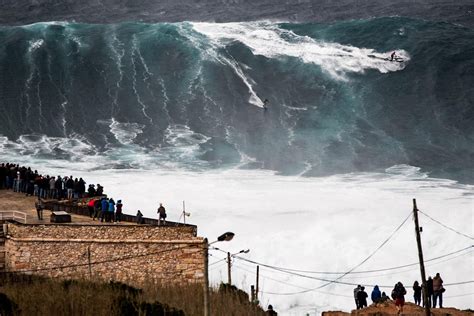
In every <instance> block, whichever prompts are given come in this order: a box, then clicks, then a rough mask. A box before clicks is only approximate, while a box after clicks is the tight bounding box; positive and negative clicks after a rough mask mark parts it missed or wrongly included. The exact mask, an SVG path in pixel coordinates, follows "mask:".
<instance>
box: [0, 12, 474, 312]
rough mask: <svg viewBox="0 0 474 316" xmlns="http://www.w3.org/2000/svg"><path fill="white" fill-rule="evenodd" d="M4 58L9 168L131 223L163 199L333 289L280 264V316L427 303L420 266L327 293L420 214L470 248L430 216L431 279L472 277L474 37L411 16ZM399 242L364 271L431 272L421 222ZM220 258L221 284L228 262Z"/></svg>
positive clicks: (149, 30)
mask: <svg viewBox="0 0 474 316" xmlns="http://www.w3.org/2000/svg"><path fill="white" fill-rule="evenodd" d="M0 44H1V45H0V161H11V162H18V163H21V164H25V165H29V166H32V167H34V168H36V169H38V170H39V171H40V172H46V173H49V174H52V175H56V174H61V175H66V174H67V175H69V174H73V175H74V176H82V177H84V178H85V179H86V181H87V182H89V183H101V184H102V185H104V186H105V190H106V192H107V193H108V194H109V195H110V196H113V197H115V198H116V199H118V198H120V199H122V200H123V201H124V205H125V206H124V210H125V212H126V213H135V211H136V210H137V209H141V210H142V211H143V213H144V214H145V215H146V216H156V211H154V209H156V206H157V204H158V203H159V202H164V203H165V205H166V207H167V209H168V216H169V218H170V220H174V221H177V220H182V218H180V214H181V205H182V201H183V200H186V205H187V208H188V210H189V211H190V212H191V214H192V215H191V218H189V219H188V221H191V222H192V223H193V224H196V225H198V227H199V235H201V236H207V237H209V238H210V239H213V238H214V236H218V235H219V234H220V233H222V232H223V231H228V230H229V231H234V232H235V233H236V238H235V239H234V240H233V241H232V242H231V243H228V244H225V245H219V247H220V248H222V249H224V250H225V251H227V250H229V251H232V252H238V251H240V250H241V249H246V248H250V249H251V251H250V253H249V254H247V255H242V256H245V257H246V258H249V259H252V260H255V261H257V262H261V263H266V264H269V265H274V266H278V267H286V268H293V269H299V270H304V271H308V270H309V271H313V272H314V271H319V272H323V273H319V274H315V273H313V274H311V273H306V272H305V273H300V274H304V275H305V276H301V275H300V276H298V275H294V274H293V275H291V274H288V273H285V272H281V271H279V272H277V271H275V270H271V269H270V268H266V267H263V266H262V267H261V276H262V280H261V291H262V292H261V293H260V294H261V296H260V299H261V302H262V304H263V305H265V304H268V303H271V304H273V305H274V306H275V307H276V309H277V310H278V312H279V314H280V315H307V314H308V315H316V314H319V313H320V312H321V311H324V310H330V309H344V310H350V309H351V308H353V299H352V288H353V286H352V285H350V284H352V283H356V284H357V283H362V284H368V285H373V284H379V285H382V286H386V288H383V289H384V290H385V291H387V292H388V293H389V291H390V287H391V285H392V284H394V283H395V282H397V281H399V280H402V281H403V282H404V283H405V285H406V286H407V288H410V285H411V284H412V282H413V281H414V280H415V279H419V272H418V268H417V266H416V265H415V266H409V267H407V268H405V269H402V270H400V269H396V270H390V271H388V272H384V273H381V272H379V273H375V274H374V273H365V274H362V275H354V274H349V275H347V276H345V277H343V278H341V280H340V281H343V282H347V283H350V284H349V285H347V284H346V285H344V284H335V283H332V284H330V285H328V286H325V287H324V288H321V289H318V290H315V289H316V288H317V287H320V286H321V285H324V284H325V283H326V282H324V281H321V280H317V279H314V277H316V278H319V279H321V278H322V279H326V280H328V279H334V278H336V277H337V276H340V275H341V274H336V275H334V274H328V273H324V272H328V271H329V272H335V271H339V272H340V271H349V270H350V269H352V268H353V267H354V266H355V265H357V264H358V263H360V262H362V261H363V260H364V258H366V257H367V256H368V255H370V254H371V253H372V252H373V251H374V250H375V249H377V247H378V246H379V245H380V244H381V243H382V241H384V240H385V239H386V238H387V237H388V236H390V234H391V233H393V231H394V230H395V228H397V226H398V225H399V224H400V223H401V222H402V221H403V220H404V219H405V218H407V216H409V213H410V210H411V207H412V205H411V202H412V201H411V199H412V198H413V197H416V198H418V201H419V206H420V209H421V210H423V211H424V212H426V214H429V215H431V216H432V217H433V218H435V219H438V220H440V221H441V222H443V223H444V224H446V225H447V226H448V227H450V228H453V229H454V230H456V231H458V232H463V233H464V234H465V235H464V236H463V235H460V234H459V233H455V232H454V231H453V230H449V229H447V228H446V227H442V226H440V225H439V224H437V223H436V222H433V221H430V219H429V218H428V217H422V218H421V219H420V220H421V222H422V225H423V226H424V234H423V236H422V238H423V243H424V250H425V255H426V258H429V259H431V258H437V257H440V258H438V259H436V260H435V261H430V262H429V265H428V274H430V275H432V276H433V275H434V274H435V273H436V272H441V274H442V276H443V278H444V279H445V283H447V284H449V283H460V282H463V281H469V280H470V277H471V276H472V275H473V265H472V249H469V247H470V246H471V247H472V237H469V236H472V234H473V232H472V221H473V218H472V215H473V211H474V203H473V196H474V194H473V192H474V187H473V186H472V183H473V181H474V172H473V170H474V85H473V83H474V30H473V29H472V28H469V27H466V26H462V25H455V24H452V23H447V22H436V21H427V20H421V19H414V18H406V17H379V18H371V19H365V20H348V21H337V22H333V23H315V22H311V23H289V22H275V21H258V22H234V23H208V22H199V23H198V22H179V23H156V24H145V23H131V22H130V23H119V24H81V23H72V22H71V23H66V22H50V23H36V24H31V25H24V26H1V27H0ZM392 52H395V53H396V55H397V56H398V58H396V60H395V61H390V60H389V57H390V54H391V53H392ZM265 99H267V100H268V101H269V102H267V103H265V102H264V101H265ZM264 104H266V106H267V107H268V109H267V110H265V109H264ZM462 183H464V184H462ZM448 213H449V216H446V214H448ZM466 236H467V237H466ZM392 239H393V240H392ZM392 239H391V240H390V242H389V243H387V245H386V246H385V247H383V248H382V249H381V250H380V251H379V252H378V253H376V256H374V258H371V259H370V260H368V261H367V262H365V263H364V265H363V266H361V267H360V268H359V269H358V270H371V269H372V270H373V269H381V268H387V267H396V266H398V265H405V264H408V263H413V262H415V263H416V262H417V260H418V258H417V251H416V247H415V239H414V236H413V223H412V222H410V221H408V222H406V224H404V225H403V226H402V228H401V229H400V231H399V232H397V233H396V234H394V236H393V238H392ZM466 247H467V248H466ZM463 248H464V249H465V251H462V252H459V253H456V254H452V255H448V256H446V257H443V256H444V255H446V254H449V253H451V252H453V251H456V250H459V249H463ZM211 254H212V256H211V258H210V261H211V278H212V280H213V282H214V284H218V282H220V281H222V280H225V278H226V269H225V267H224V266H223V265H225V263H224V262H223V261H222V258H224V257H225V254H224V253H221V252H219V251H218V250H212V251H211ZM466 255H468V257H466ZM441 259H442V260H441ZM254 269H255V266H254V265H252V264H250V263H249V262H244V261H241V260H238V259H235V260H234V263H233V273H234V275H233V277H234V282H235V284H236V285H238V286H239V287H241V288H243V289H245V290H249V287H250V285H251V284H254V281H253V278H254V276H253V274H252V273H253V271H254ZM371 289H372V288H367V290H369V291H370V290H371ZM473 291H474V287H473V285H472V283H469V284H455V285H451V286H449V285H448V286H447V292H446V298H445V305H447V306H456V307H460V308H472V293H473ZM409 293H411V291H409ZM408 299H411V294H410V295H409V297H408Z"/></svg>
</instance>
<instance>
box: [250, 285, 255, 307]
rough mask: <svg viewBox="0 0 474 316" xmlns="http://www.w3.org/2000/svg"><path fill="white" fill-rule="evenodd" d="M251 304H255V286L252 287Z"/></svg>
mask: <svg viewBox="0 0 474 316" xmlns="http://www.w3.org/2000/svg"><path fill="white" fill-rule="evenodd" d="M250 302H252V304H254V303H255V287H254V286H253V285H251V286H250Z"/></svg>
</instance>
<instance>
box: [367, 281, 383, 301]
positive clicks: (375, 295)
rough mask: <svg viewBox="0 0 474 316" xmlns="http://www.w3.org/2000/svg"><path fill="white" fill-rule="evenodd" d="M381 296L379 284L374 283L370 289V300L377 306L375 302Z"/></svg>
mask: <svg viewBox="0 0 474 316" xmlns="http://www.w3.org/2000/svg"><path fill="white" fill-rule="evenodd" d="M381 297H382V293H380V289H379V286H378V285H376V286H375V287H374V289H373V290H372V294H370V298H371V299H372V302H373V303H374V304H375V306H377V303H378V302H379V301H380V298H381Z"/></svg>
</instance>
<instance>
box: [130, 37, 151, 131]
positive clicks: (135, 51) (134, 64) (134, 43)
mask: <svg viewBox="0 0 474 316" xmlns="http://www.w3.org/2000/svg"><path fill="white" fill-rule="evenodd" d="M137 51H138V48H137V40H136V36H135V35H134V36H133V40H132V53H131V55H130V59H131V61H132V69H133V73H132V78H133V80H132V82H133V84H132V89H133V93H134V94H135V96H136V97H137V102H138V104H140V106H141V108H142V113H143V115H144V116H145V117H146V118H147V119H148V120H149V121H150V123H153V120H152V118H151V117H150V116H149V115H148V114H147V113H146V109H147V106H146V104H145V103H143V101H142V99H141V98H140V94H139V93H138V90H137V65H136V63H135V54H136V53H137ZM139 58H140V57H139ZM140 60H142V62H143V59H141V58H140ZM145 69H146V68H145ZM145 71H147V69H146V70H145Z"/></svg>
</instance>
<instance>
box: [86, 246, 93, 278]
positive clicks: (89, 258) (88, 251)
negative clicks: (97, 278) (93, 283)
mask: <svg viewBox="0 0 474 316" xmlns="http://www.w3.org/2000/svg"><path fill="white" fill-rule="evenodd" d="M87 263H88V264H89V280H92V266H91V246H87Z"/></svg>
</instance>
